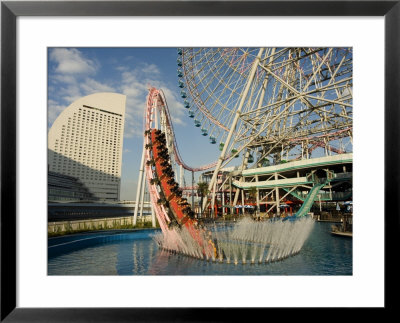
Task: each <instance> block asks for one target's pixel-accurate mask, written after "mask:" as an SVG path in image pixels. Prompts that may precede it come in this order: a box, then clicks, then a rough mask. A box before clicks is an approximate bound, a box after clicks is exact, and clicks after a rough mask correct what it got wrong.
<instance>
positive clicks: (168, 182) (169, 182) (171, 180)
mask: <svg viewBox="0 0 400 323" xmlns="http://www.w3.org/2000/svg"><path fill="white" fill-rule="evenodd" d="M167 184H168V185H171V186H173V185H174V184H175V180H174V179H173V178H170V179H169V180H168V181H167Z"/></svg>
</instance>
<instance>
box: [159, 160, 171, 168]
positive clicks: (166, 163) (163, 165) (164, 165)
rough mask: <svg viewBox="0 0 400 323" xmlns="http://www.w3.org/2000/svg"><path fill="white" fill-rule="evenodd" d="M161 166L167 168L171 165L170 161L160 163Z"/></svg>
mask: <svg viewBox="0 0 400 323" xmlns="http://www.w3.org/2000/svg"><path fill="white" fill-rule="evenodd" d="M160 165H161V166H162V167H167V166H168V165H169V161H168V160H164V161H163V162H161V163H160Z"/></svg>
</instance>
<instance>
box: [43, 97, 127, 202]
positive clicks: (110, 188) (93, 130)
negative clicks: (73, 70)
mask: <svg viewBox="0 0 400 323" xmlns="http://www.w3.org/2000/svg"><path fill="white" fill-rule="evenodd" d="M125 103H126V96H125V95H122V94H118V93H96V94H91V95H88V96H85V97H83V98H80V99H78V100H76V101H75V102H73V103H72V104H71V105H70V106H68V107H67V108H66V109H65V110H64V111H63V112H62V113H61V114H60V115H59V116H58V118H57V119H56V120H55V121H54V123H53V125H52V127H51V129H50V131H49V134H48V152H49V155H48V164H49V171H53V172H57V173H60V174H64V175H69V176H73V177H76V178H78V179H79V180H80V181H81V182H82V183H83V184H84V185H85V186H86V187H87V188H88V189H89V190H90V192H91V193H92V194H93V195H94V196H95V197H96V198H98V199H100V200H106V201H117V200H119V199H120V183H121V165H122V145H123V134H124V119H125Z"/></svg>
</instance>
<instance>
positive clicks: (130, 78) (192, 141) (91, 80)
mask: <svg viewBox="0 0 400 323" xmlns="http://www.w3.org/2000/svg"><path fill="white" fill-rule="evenodd" d="M176 60H177V49H176V48H49V49H48V129H50V127H51V125H52V124H53V122H54V120H55V119H56V118H57V117H58V115H59V114H60V113H61V111H63V110H64V109H65V108H66V107H68V106H69V105H70V104H71V103H72V102H74V101H75V100H76V99H78V98H81V97H83V96H86V95H89V94H93V93H97V92H116V93H121V94H125V95H126V112H125V113H126V114H125V129H124V141H123V156H122V177H121V197H120V198H121V200H134V199H135V197H136V187H137V179H138V175H139V167H140V158H141V154H142V146H143V118H144V116H143V113H144V109H145V105H146V96H147V93H148V88H149V86H153V87H156V88H158V89H162V90H163V91H164V94H165V96H166V99H167V103H168V107H169V109H170V113H171V117H172V120H173V125H174V130H175V136H176V140H177V143H178V146H179V151H180V154H181V157H182V158H183V160H184V162H185V163H186V164H187V165H190V166H201V165H205V164H209V163H211V162H213V161H215V160H216V159H217V158H218V156H219V150H218V148H217V147H216V146H217V145H211V144H210V143H209V141H208V137H203V136H201V134H200V130H199V128H196V127H194V125H193V119H191V118H189V117H188V116H187V110H186V109H185V108H184V107H183V99H182V98H181V97H180V96H179V93H180V90H181V89H180V88H179V87H178V76H177V63H176ZM199 152H201V153H199ZM198 175H199V174H196V176H195V178H196V179H197V176H198ZM185 179H186V185H190V184H191V180H190V179H191V174H185Z"/></svg>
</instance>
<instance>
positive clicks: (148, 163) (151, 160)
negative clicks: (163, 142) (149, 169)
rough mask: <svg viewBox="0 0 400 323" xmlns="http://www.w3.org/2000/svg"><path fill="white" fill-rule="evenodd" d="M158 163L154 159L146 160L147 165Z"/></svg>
mask: <svg viewBox="0 0 400 323" xmlns="http://www.w3.org/2000/svg"><path fill="white" fill-rule="evenodd" d="M155 164H156V162H155V161H154V159H149V160H148V161H147V162H146V165H147V166H154V165H155Z"/></svg>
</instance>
